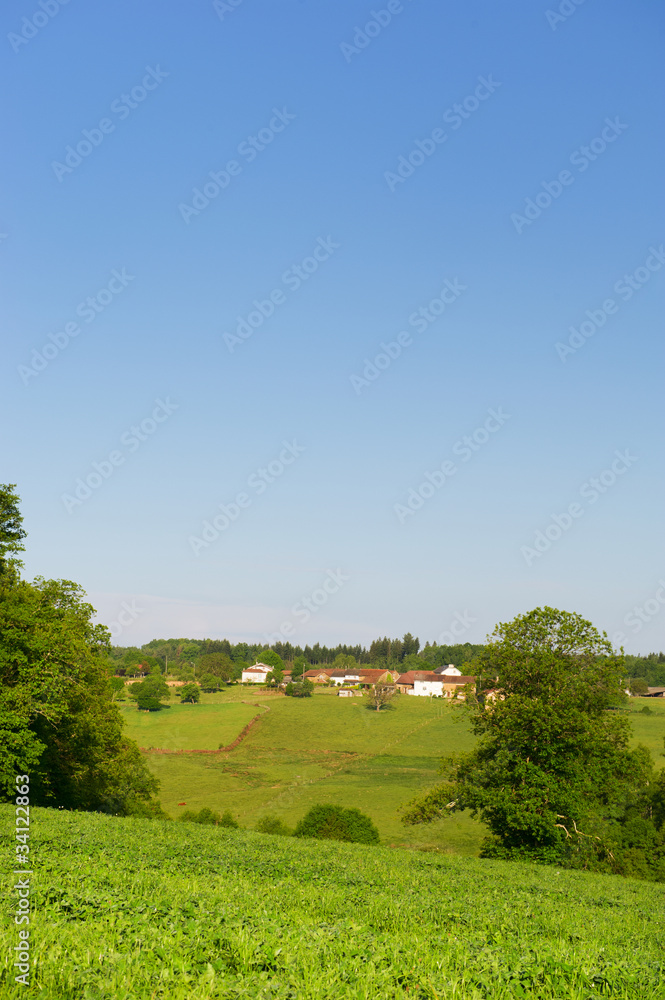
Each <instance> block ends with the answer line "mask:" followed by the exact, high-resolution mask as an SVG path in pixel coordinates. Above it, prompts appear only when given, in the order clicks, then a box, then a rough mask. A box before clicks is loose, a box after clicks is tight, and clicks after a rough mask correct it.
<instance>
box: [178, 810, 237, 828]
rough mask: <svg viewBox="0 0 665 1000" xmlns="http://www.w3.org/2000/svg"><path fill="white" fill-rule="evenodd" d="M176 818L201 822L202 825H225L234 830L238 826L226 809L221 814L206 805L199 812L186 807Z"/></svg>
mask: <svg viewBox="0 0 665 1000" xmlns="http://www.w3.org/2000/svg"><path fill="white" fill-rule="evenodd" d="M178 818H179V820H180V822H181V823H202V824H204V826H227V827H233V829H236V830H237V828H238V824H237V823H236V821H235V820H234V818H233V816H232V815H231V813H230V812H229V810H228V809H227V810H226V812H224V813H222V815H221V816H220V814H219V813H218V812H213V811H212V809H208V807H207V806H204V808H203V809H201V810H200V811H199V812H194V811H193V810H192V809H186V810H185V811H184V813H181V814H180V816H179V817H178Z"/></svg>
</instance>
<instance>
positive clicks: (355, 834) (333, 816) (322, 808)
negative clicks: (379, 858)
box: [294, 805, 379, 844]
mask: <svg viewBox="0 0 665 1000" xmlns="http://www.w3.org/2000/svg"><path fill="white" fill-rule="evenodd" d="M294 837H313V838H315V839H316V840H345V841H348V842H349V843H356V844H378V842H379V831H378V830H377V828H376V827H375V826H374V824H373V823H372V821H371V819H370V818H369V816H365V815H364V814H363V813H361V812H360V810H359V809H344V808H343V807H342V806H333V805H319V806H313V807H312V808H311V809H310V810H309V812H308V813H307V815H306V816H304V817H303V819H301V820H300V822H299V823H298V825H297V826H296V829H295V832H294Z"/></svg>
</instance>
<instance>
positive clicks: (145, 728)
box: [121, 702, 261, 750]
mask: <svg viewBox="0 0 665 1000" xmlns="http://www.w3.org/2000/svg"><path fill="white" fill-rule="evenodd" d="M121 710H122V714H123V717H124V719H125V725H126V726H127V735H128V736H130V737H131V738H132V739H133V740H136V742H137V743H138V745H139V746H140V747H160V748H162V749H165V750H180V749H182V750H217V749H218V747H220V746H228V744H229V743H232V742H233V740H234V739H235V738H236V736H237V735H238V733H239V732H241V730H242V729H244V727H245V726H246V725H247V723H248V722H251V720H252V719H253V718H254V717H255V716H256V715H259V714H260V711H261V710H260V709H258V708H256V707H254V706H252V705H243V704H241V703H240V702H230V703H229V702H226V703H222V704H203V705H181V704H180V703H179V702H174V703H173V704H172V705H171V707H170V708H168V709H165V710H164V711H162V712H138V711H137V710H136V707H135V706H131V707H130V706H128V705H127V706H123V707H122V709H121Z"/></svg>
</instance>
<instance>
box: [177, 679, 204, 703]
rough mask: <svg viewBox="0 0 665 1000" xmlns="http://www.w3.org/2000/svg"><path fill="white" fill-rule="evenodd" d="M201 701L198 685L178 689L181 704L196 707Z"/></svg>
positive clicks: (186, 685) (187, 685) (188, 685)
mask: <svg viewBox="0 0 665 1000" xmlns="http://www.w3.org/2000/svg"><path fill="white" fill-rule="evenodd" d="M200 700H201V689H200V688H199V686H198V684H185V685H184V686H183V687H181V688H180V701H181V702H182V704H183V705H184V704H187V703H189V704H192V705H198V703H199V701H200Z"/></svg>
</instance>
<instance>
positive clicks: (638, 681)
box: [629, 677, 649, 696]
mask: <svg viewBox="0 0 665 1000" xmlns="http://www.w3.org/2000/svg"><path fill="white" fill-rule="evenodd" d="M629 687H630V693H631V694H632V695H636V696H639V695H643V694H647V693H648V691H649V685H648V684H647V681H646V678H645V677H632V678H631V680H630V683H629Z"/></svg>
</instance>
